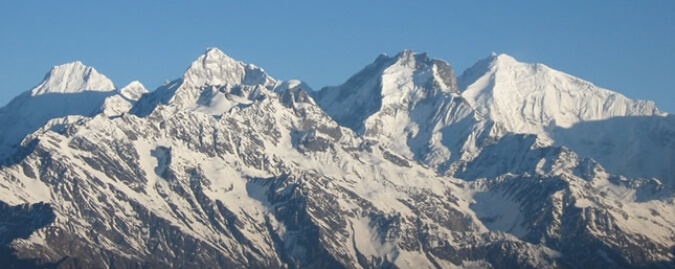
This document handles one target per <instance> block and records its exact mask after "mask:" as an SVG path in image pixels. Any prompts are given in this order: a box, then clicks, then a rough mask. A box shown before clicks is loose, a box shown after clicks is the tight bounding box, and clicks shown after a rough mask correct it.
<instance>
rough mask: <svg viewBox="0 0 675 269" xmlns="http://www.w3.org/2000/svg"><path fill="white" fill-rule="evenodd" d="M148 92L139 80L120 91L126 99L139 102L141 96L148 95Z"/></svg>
mask: <svg viewBox="0 0 675 269" xmlns="http://www.w3.org/2000/svg"><path fill="white" fill-rule="evenodd" d="M147 92H148V90H147V89H146V88H145V86H143V83H141V82H140V81H138V80H134V81H132V82H131V83H129V85H127V86H124V88H122V89H120V94H121V95H122V96H124V97H125V98H127V99H129V100H134V101H136V100H138V99H140V98H141V95H143V94H145V93H147Z"/></svg>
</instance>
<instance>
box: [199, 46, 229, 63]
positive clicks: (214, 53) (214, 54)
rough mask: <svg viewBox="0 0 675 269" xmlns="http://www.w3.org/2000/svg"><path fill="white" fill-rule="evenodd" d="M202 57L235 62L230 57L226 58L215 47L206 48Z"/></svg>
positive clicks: (225, 55) (223, 53)
mask: <svg viewBox="0 0 675 269" xmlns="http://www.w3.org/2000/svg"><path fill="white" fill-rule="evenodd" d="M204 57H205V58H210V59H229V60H232V61H236V60H234V59H232V58H231V57H230V56H227V54H225V52H223V51H222V50H220V49H219V48H216V47H209V48H206V51H205V52H204Z"/></svg>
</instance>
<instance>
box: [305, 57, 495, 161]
mask: <svg viewBox="0 0 675 269" xmlns="http://www.w3.org/2000/svg"><path fill="white" fill-rule="evenodd" d="M316 99H317V102H318V104H319V105H320V106H321V107H322V108H323V109H324V110H325V111H326V113H328V114H329V115H330V116H331V117H333V118H334V119H335V120H336V121H337V122H338V123H340V124H341V125H343V126H347V127H349V128H351V129H352V130H354V131H356V132H357V133H359V134H362V135H363V137H365V138H367V139H369V140H372V141H374V142H375V143H380V144H381V145H383V146H384V147H387V148H390V149H392V150H394V151H395V152H396V153H397V154H400V155H402V156H405V157H407V158H411V159H415V160H418V161H421V162H423V163H425V164H429V165H432V166H435V167H436V166H447V165H448V161H449V160H451V159H452V160H456V159H458V158H459V157H461V156H460V155H461V154H463V153H467V154H470V153H471V152H473V150H472V149H474V148H475V143H476V141H475V139H476V137H477V136H478V134H477V131H476V130H478V129H481V127H480V126H483V125H484V124H486V123H485V121H482V120H481V119H480V118H479V117H478V116H477V115H475V113H474V111H473V109H472V108H471V107H470V106H469V105H468V104H467V103H466V102H465V100H464V98H462V97H461V96H460V95H459V88H458V86H457V83H456V79H455V75H454V71H453V69H452V67H451V66H450V65H449V64H448V63H447V62H445V61H443V60H438V59H431V58H429V56H428V55H427V54H425V53H415V52H413V51H409V50H406V51H403V52H401V53H399V54H397V55H395V56H394V57H388V56H386V55H380V57H378V58H377V59H376V60H375V62H374V63H372V64H370V65H368V66H367V67H366V68H364V69H363V70H361V71H360V72H359V73H357V74H355V75H354V76H352V77H351V78H350V79H349V80H348V81H347V82H345V83H344V84H342V85H340V86H337V87H326V88H324V89H322V90H321V91H320V92H318V93H317V94H316ZM453 124H456V125H457V126H461V127H458V128H455V129H453V130H451V129H448V128H447V127H448V126H450V125H453Z"/></svg>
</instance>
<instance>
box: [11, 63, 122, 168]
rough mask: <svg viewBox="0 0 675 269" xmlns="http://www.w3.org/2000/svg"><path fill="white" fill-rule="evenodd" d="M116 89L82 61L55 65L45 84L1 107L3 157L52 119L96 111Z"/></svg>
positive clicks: (86, 114)
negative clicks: (25, 137)
mask: <svg viewBox="0 0 675 269" xmlns="http://www.w3.org/2000/svg"><path fill="white" fill-rule="evenodd" d="M114 90H115V86H114V85H113V83H112V81H110V80H109V79H108V78H107V77H105V76H104V75H101V74H99V73H98V72H97V71H96V70H95V69H94V68H92V67H88V66H85V65H83V64H82V63H81V62H72V63H68V64H64V65H60V66H55V67H53V68H52V69H51V71H50V72H49V73H47V75H46V76H45V78H44V80H43V81H42V83H40V84H39V85H38V86H36V87H35V88H33V89H32V90H30V91H27V92H24V93H22V94H21V95H19V96H18V97H16V98H14V99H13V100H12V101H11V102H10V103H9V104H8V105H7V106H5V107H3V108H1V109H0V126H2V129H0V159H2V157H6V156H7V155H8V154H11V153H13V151H14V150H16V147H17V145H18V144H19V143H20V142H21V140H22V139H23V138H24V136H26V135H27V134H30V133H31V132H33V131H35V130H37V129H38V128H40V127H42V126H43V125H45V124H46V123H47V122H48V121H49V120H51V119H55V118H60V117H64V116H69V115H81V116H91V115H93V114H95V112H96V111H97V109H98V108H99V107H100V106H101V103H102V102H103V100H105V99H106V98H108V97H110V96H112V95H114V94H115V91H114Z"/></svg>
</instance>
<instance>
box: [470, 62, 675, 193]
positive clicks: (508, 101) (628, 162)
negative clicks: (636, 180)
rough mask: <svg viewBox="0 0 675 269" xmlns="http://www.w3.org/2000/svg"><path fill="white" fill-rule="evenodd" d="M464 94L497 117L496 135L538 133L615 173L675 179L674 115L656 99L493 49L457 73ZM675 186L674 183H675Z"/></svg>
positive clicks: (483, 111)
mask: <svg viewBox="0 0 675 269" xmlns="http://www.w3.org/2000/svg"><path fill="white" fill-rule="evenodd" d="M458 81H459V84H460V88H461V89H462V97H463V98H465V100H467V102H469V103H470V104H471V106H472V107H474V108H476V110H477V111H478V112H479V113H480V114H481V115H483V116H484V117H485V118H488V119H490V120H491V121H493V122H494V124H495V127H494V130H493V132H492V134H493V135H495V136H497V137H499V136H502V135H503V134H507V133H522V134H535V135H537V139H538V140H539V141H540V142H541V143H542V144H547V145H558V146H565V147H568V148H570V149H572V150H574V151H577V152H579V153H580V154H582V155H583V156H585V157H590V158H594V159H596V160H597V161H599V162H600V163H602V165H603V166H604V167H605V168H607V169H608V170H609V171H610V172H612V173H616V174H621V175H626V176H630V177H645V178H651V177H656V178H660V179H664V180H667V181H670V182H671V183H675V176H674V175H675V166H673V165H668V164H669V163H673V161H674V158H675V144H673V143H675V142H674V141H673V137H674V134H675V121H673V120H672V117H666V115H667V114H666V113H664V112H661V111H659V109H658V108H657V107H656V106H655V104H654V102H652V101H642V100H633V99H629V98H627V97H625V96H623V95H621V94H619V93H616V92H612V91H610V90H607V89H603V88H600V87H597V86H595V85H593V84H592V83H590V82H587V81H584V80H582V79H579V78H576V77H573V76H571V75H568V74H565V73H563V72H560V71H557V70H554V69H551V68H549V67H547V66H545V65H543V64H529V63H522V62H518V61H517V60H515V59H514V58H513V57H511V56H508V55H505V54H501V55H497V54H493V55H491V56H490V57H488V58H486V59H484V60H481V61H479V62H478V63H476V64H475V65H474V66H473V67H471V68H469V69H468V70H466V71H465V72H464V73H463V74H462V75H461V76H460V77H459V79H458ZM671 186H675V184H671Z"/></svg>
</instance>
